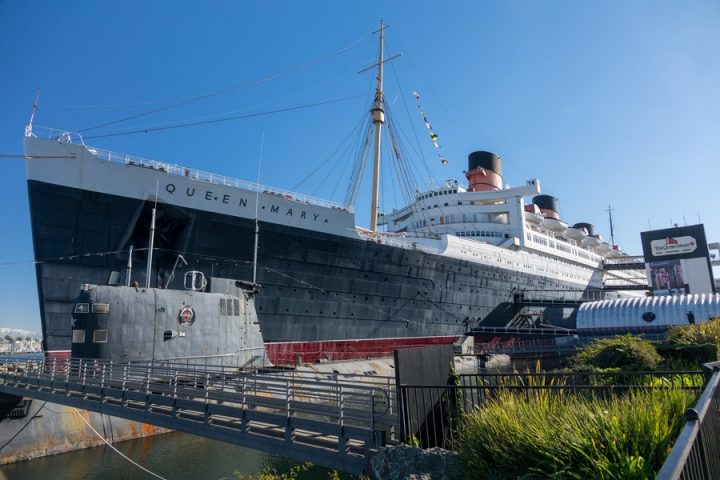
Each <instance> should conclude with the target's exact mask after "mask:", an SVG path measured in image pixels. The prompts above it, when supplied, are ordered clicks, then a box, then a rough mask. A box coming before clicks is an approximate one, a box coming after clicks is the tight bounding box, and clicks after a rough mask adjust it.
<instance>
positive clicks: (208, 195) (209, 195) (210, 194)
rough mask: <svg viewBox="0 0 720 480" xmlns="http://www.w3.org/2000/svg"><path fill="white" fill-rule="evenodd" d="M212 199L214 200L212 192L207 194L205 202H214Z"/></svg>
mask: <svg viewBox="0 0 720 480" xmlns="http://www.w3.org/2000/svg"><path fill="white" fill-rule="evenodd" d="M212 199H213V193H212V192H211V191H210V190H208V191H207V192H205V200H212Z"/></svg>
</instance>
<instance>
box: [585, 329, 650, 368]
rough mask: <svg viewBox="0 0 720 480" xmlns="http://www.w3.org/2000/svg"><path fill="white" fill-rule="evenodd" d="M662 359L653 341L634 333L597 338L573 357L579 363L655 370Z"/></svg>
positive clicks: (604, 366) (599, 366) (597, 366)
mask: <svg viewBox="0 0 720 480" xmlns="http://www.w3.org/2000/svg"><path fill="white" fill-rule="evenodd" d="M660 360H661V357H660V355H658V353H657V351H655V347H654V346H653V344H652V343H650V342H649V341H647V340H643V339H642V338H640V337H637V336H634V335H623V336H618V337H611V338H602V339H599V340H595V341H594V342H593V343H591V344H590V345H587V346H586V347H584V348H582V349H581V350H580V351H579V352H578V353H577V354H575V356H574V357H573V362H574V363H575V364H578V365H590V366H593V367H595V368H618V369H620V370H633V371H640V370H654V369H655V367H657V365H658V363H659V362H660Z"/></svg>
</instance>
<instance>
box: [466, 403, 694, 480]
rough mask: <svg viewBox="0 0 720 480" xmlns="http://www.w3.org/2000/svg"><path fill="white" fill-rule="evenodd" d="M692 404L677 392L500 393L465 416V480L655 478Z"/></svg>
mask: <svg viewBox="0 0 720 480" xmlns="http://www.w3.org/2000/svg"><path fill="white" fill-rule="evenodd" d="M694 401H695V394H694V393H692V392H688V391H683V390H680V389H660V390H633V391H631V392H629V393H627V394H626V395H618V396H615V397H612V398H610V399H601V398H599V397H591V398H589V397H579V396H572V395H570V394H563V393H556V392H553V391H550V390H533V391H531V392H524V394H522V395H519V394H517V393H513V392H512V391H510V390H501V391H500V392H498V395H497V396H496V397H494V398H493V399H491V400H489V401H488V402H487V403H486V404H485V405H484V406H483V407H482V408H480V409H478V410H476V411H475V412H474V413H472V414H469V415H467V417H466V421H465V423H464V425H463V429H462V430H461V432H460V440H459V442H458V446H457V451H458V460H459V463H460V466H461V468H462V469H463V470H464V472H463V473H464V475H463V477H462V478H490V479H506V478H507V479H510V478H512V479H516V478H525V479H530V478H563V479H586V478H602V479H647V478H654V476H655V473H656V472H657V471H658V470H659V469H660V467H661V466H662V463H663V462H664V460H665V458H666V456H667V454H668V453H669V451H670V449H671V447H672V442H673V441H674V439H675V438H676V437H677V435H678V433H679V431H680V428H681V427H682V425H683V422H684V417H683V415H684V412H685V410H686V408H687V407H688V406H689V405H691V404H692V403H693V402H694Z"/></svg>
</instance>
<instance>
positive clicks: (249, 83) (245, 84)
mask: <svg viewBox="0 0 720 480" xmlns="http://www.w3.org/2000/svg"><path fill="white" fill-rule="evenodd" d="M370 35H371V33H368V34H366V35H365V36H363V37H362V38H360V39H358V40H356V41H354V42H352V43H351V44H350V45H348V46H346V47H344V48H341V49H340V50H338V51H336V52H334V53H331V54H330V55H328V56H326V57H322V58H320V59H316V60H313V61H311V62H308V63H305V64H302V65H297V66H294V67H290V68H288V69H286V70H282V71H280V72H277V73H273V74H270V75H267V76H265V77H262V78H259V79H254V80H249V81H247V82H242V83H239V84H236V85H233V86H231V87H228V88H225V89H223V90H218V91H215V92H210V93H205V94H201V95H196V96H194V97H190V98H186V99H184V100H180V101H177V102H175V103H173V104H172V105H167V106H165V107H160V108H156V109H153V110H149V111H147V112H142V113H138V114H135V115H130V116H128V117H124V118H120V119H118V120H114V121H111V122H105V123H103V124H100V125H95V126H92V127H87V128H84V129H82V130H79V131H78V133H83V132H87V131H90V130H95V129H98V128H102V127H107V126H110V125H115V124H118V123H121V122H125V121H128V120H134V119H136V118H140V117H144V116H147V115H151V114H153V113H158V112H162V111H165V110H169V109H171V108H175V107H179V106H181V105H187V104H188V103H192V102H195V101H198V100H204V99H206V98H210V97H214V96H217V95H222V94H225V93H228V92H231V91H234V90H239V89H241V88H246V87H249V86H253V85H257V84H260V83H264V82H267V81H270V80H272V79H274V78H277V77H280V76H283V75H287V74H290V73H294V72H299V71H302V70H305V69H307V68H310V67H312V66H314V65H317V64H319V63H322V62H324V61H326V60H329V59H331V58H334V57H336V56H338V55H340V54H342V53H345V52H346V51H348V50H351V49H353V48H355V47H356V46H357V45H359V44H360V43H362V42H363V41H365V40H366V39H367V38H369V37H370Z"/></svg>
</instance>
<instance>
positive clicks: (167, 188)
mask: <svg viewBox="0 0 720 480" xmlns="http://www.w3.org/2000/svg"><path fill="white" fill-rule="evenodd" d="M165 191H166V192H168V193H169V194H171V195H172V194H173V193H175V184H172V183H168V184H167V185H165Z"/></svg>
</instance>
